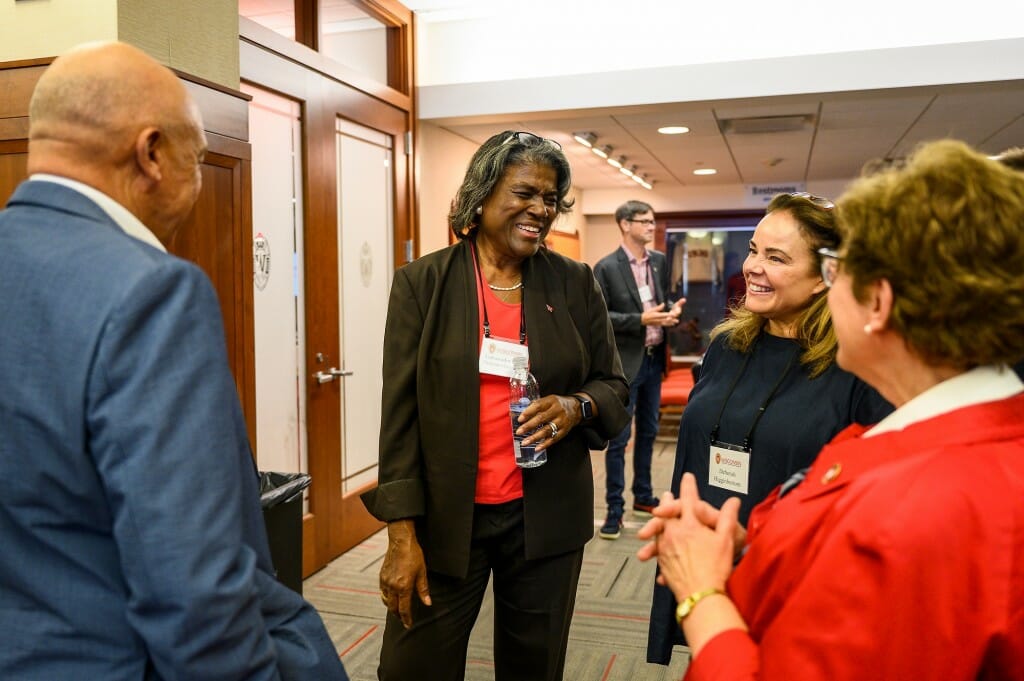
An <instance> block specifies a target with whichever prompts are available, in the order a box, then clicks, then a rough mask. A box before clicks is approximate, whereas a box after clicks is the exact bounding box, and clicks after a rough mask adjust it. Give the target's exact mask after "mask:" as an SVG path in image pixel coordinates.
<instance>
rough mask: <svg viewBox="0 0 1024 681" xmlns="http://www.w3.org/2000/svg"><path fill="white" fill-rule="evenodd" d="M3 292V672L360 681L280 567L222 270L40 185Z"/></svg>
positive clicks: (9, 237) (10, 218) (23, 213)
mask: <svg viewBox="0 0 1024 681" xmlns="http://www.w3.org/2000/svg"><path fill="white" fill-rule="evenodd" d="M0 291H3V294H2V295H0V328H2V333H0V538H2V539H0V542H2V548H0V632H3V633H2V634H0V678H4V679H14V678H16V679H23V680H26V679H40V680H42V679H46V680H47V681H53V680H55V679H56V680H61V679H75V680H76V681H84V680H85V679H104V680H106V681H117V680H120V679H125V680H128V679H131V680H133V681H138V680H139V679H189V680H190V681H193V680H197V679H211V680H212V679H217V680H218V681H222V680H225V679H277V678H284V679H318V680H319V679H344V678H346V676H345V672H344V670H343V669H342V666H341V663H340V661H339V659H338V655H337V653H336V652H335V650H334V647H333V645H332V644H331V641H330V639H329V638H328V636H327V633H326V631H325V630H324V626H323V622H322V621H321V620H320V618H319V616H318V615H317V613H316V612H315V611H314V610H313V609H312V607H311V606H310V605H309V604H308V603H306V602H305V601H304V600H303V599H302V598H301V597H300V596H298V595H297V594H295V593H294V592H292V591H291V590H289V589H287V588H285V587H284V586H282V585H281V584H279V583H278V582H277V581H276V580H275V579H274V577H273V568H272V566H271V562H270V554H269V550H268V547H267V540H266V533H265V530H264V528H263V524H262V517H261V512H260V506H259V491H258V487H257V480H256V476H255V473H254V467H253V462H252V459H251V457H250V453H249V446H248V441H247V439H246V431H245V427H244V422H243V419H242V415H241V410H240V407H239V405H238V399H237V395H236V392H235V385H234V382H233V381H232V378H231V375H230V372H229V370H228V365H227V359H226V355H225V349H224V334H223V328H222V323H221V316H220V311H219V307H218V303H217V299H216V296H215V294H214V292H213V289H212V286H211V285H210V283H209V280H208V279H207V278H206V276H205V275H204V274H203V273H202V272H201V271H200V270H199V269H198V268H196V267H195V266H194V265H192V264H190V263H188V262H185V261H183V260H180V259H178V258H175V257H173V256H169V255H167V254H165V253H162V252H160V251H158V250H156V249H154V248H151V247H149V246H147V245H145V244H143V243H141V242H139V241H137V240H136V239H133V238H132V237H129V236H127V235H126V234H124V233H123V232H122V231H121V230H120V229H119V228H118V227H117V226H116V225H115V224H114V223H113V222H112V221H111V220H110V218H109V217H108V216H107V215H106V213H104V212H103V211H102V210H101V209H100V208H99V207H98V206H97V205H96V204H95V203H93V202H92V201H90V200H89V199H87V198H86V197H84V196H82V195H81V194H79V193H78V192H75V191H73V190H71V189H68V188H66V187H63V186H61V185H57V184H54V183H50V182H38V181H36V182H31V181H30V182H26V183H24V184H22V185H21V186H20V187H19V188H18V190H17V191H16V192H15V194H14V195H13V196H12V197H11V200H10V203H9V204H8V207H7V209H6V210H4V211H3V212H0Z"/></svg>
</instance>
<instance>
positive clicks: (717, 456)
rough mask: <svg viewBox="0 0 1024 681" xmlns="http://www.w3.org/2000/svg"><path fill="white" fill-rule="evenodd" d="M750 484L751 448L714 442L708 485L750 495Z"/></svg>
mask: <svg viewBox="0 0 1024 681" xmlns="http://www.w3.org/2000/svg"><path fill="white" fill-rule="evenodd" d="M749 482H750V448H749V447H741V446H740V445H731V444H728V443H726V442H714V441H712V443H711V453H710V458H709V460H708V484H710V485H711V486H712V487H720V488H722V489H727V490H729V491H730V492H736V493H737V494H749V493H750V492H749Z"/></svg>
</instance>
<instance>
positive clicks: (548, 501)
mask: <svg viewBox="0 0 1024 681" xmlns="http://www.w3.org/2000/svg"><path fill="white" fill-rule="evenodd" d="M476 286H477V284H476V279H475V277H474V268H473V256H472V250H471V248H470V245H469V244H468V243H467V242H465V241H463V242H460V243H457V244H455V245H454V246H450V247H448V248H446V249H443V250H440V251H437V252H435V253H431V254H429V255H426V256H424V257H422V258H420V259H419V260H416V261H415V262H412V263H410V264H409V265H407V266H405V267H403V268H402V269H400V270H398V272H396V273H395V278H394V283H393V284H392V287H391V300H390V303H389V305H388V319H387V326H386V330H385V333H384V393H383V400H382V414H383V422H382V424H381V434H380V471H379V485H378V487H377V488H375V489H373V490H371V491H369V492H367V493H365V494H364V495H363V501H364V503H365V504H366V508H367V509H369V511H370V512H371V513H372V514H373V515H374V516H376V517H377V518H379V519H381V520H384V521H390V520H397V519H400V518H415V519H416V532H417V538H418V539H419V542H420V544H421V545H422V547H423V550H424V554H425V557H426V562H427V567H428V568H429V569H431V570H433V571H437V572H441V573H443V574H448V575H453V576H456V577H464V576H465V574H466V570H467V568H468V561H469V547H470V531H471V529H472V521H473V504H474V496H475V492H476V473H477V460H478V452H477V445H478V441H479V423H480V405H479V395H480V374H479V368H478V357H479V337H480V329H481V321H480V318H479V316H480V315H479V313H478V310H477V292H476ZM523 294H524V301H525V302H524V305H525V310H524V312H525V315H526V332H527V336H528V344H529V347H530V362H531V369H532V371H533V373H534V375H535V376H536V377H537V382H538V383H539V384H540V389H541V394H542V395H547V394H552V393H554V394H559V395H571V394H572V393H574V392H577V391H583V392H586V393H588V394H589V395H590V396H591V397H592V398H593V400H594V402H595V404H596V405H597V412H598V416H597V418H595V419H594V421H593V422H592V423H590V424H589V425H588V426H583V425H581V426H577V427H576V428H573V429H572V430H571V431H569V433H568V435H567V436H566V437H565V439H563V440H560V441H559V442H558V444H556V445H554V446H553V447H551V449H550V450H549V452H548V453H549V456H548V462H547V463H546V464H545V465H543V466H540V467H539V468H533V469H524V470H523V493H524V497H523V501H524V515H525V525H526V557H527V558H531V559H532V558H539V557H543V556H549V555H556V554H558V553H564V552H566V551H570V550H573V549H577V548H580V547H582V546H583V545H584V544H585V543H587V542H588V541H589V540H590V539H591V538H592V537H593V535H594V482H593V476H592V473H591V463H590V454H589V449H588V437H587V436H588V432H587V431H591V432H590V433H589V435H591V436H595V435H596V438H595V439H597V440H599V441H600V440H607V439H608V438H609V437H611V436H613V435H615V434H617V433H618V432H620V431H621V430H622V428H623V427H625V425H626V423H627V415H626V410H625V404H626V400H627V398H628V393H629V387H628V385H627V383H626V379H625V377H624V376H623V374H622V368H621V366H620V365H619V360H618V356H617V355H616V352H615V344H614V339H613V337H612V330H611V326H610V325H609V323H608V314H607V312H606V310H605V306H604V301H603V300H602V298H601V294H600V291H599V290H598V287H597V283H596V282H595V281H594V277H593V275H592V274H591V271H590V268H589V267H588V266H586V265H584V264H582V263H578V262H576V261H573V260H570V259H568V258H565V257H563V256H560V255H558V254H556V253H552V252H550V251H547V250H544V249H542V250H541V251H540V252H539V253H538V254H537V255H535V256H533V257H531V258H529V259H528V260H526V261H525V262H524V263H523ZM593 444H594V446H598V445H599V444H600V443H599V442H598V443H593ZM509 445H510V448H509V449H510V452H509V456H511V437H510V438H509Z"/></svg>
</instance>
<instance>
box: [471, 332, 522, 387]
mask: <svg viewBox="0 0 1024 681" xmlns="http://www.w3.org/2000/svg"><path fill="white" fill-rule="evenodd" d="M516 357H523V358H525V359H526V365H527V366H529V365H530V349H529V348H528V347H527V346H525V345H520V344H519V343H517V342H516V341H512V340H504V339H502V338H495V337H491V338H484V342H483V343H481V345H480V373H481V374H493V375H494V376H504V377H505V378H512V367H513V366H514V362H513V360H514V359H515V358H516Z"/></svg>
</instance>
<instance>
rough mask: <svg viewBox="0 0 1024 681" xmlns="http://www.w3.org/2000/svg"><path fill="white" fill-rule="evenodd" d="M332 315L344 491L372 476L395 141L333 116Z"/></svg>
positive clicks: (389, 271)
mask: <svg viewBox="0 0 1024 681" xmlns="http://www.w3.org/2000/svg"><path fill="white" fill-rule="evenodd" d="M337 133H338V134H337V140H338V249H339V252H338V263H339V265H340V268H339V269H340V271H339V272H338V304H339V306H340V310H339V314H338V319H339V323H340V324H341V329H340V338H341V354H342V357H343V358H344V360H343V361H344V369H346V370H348V371H351V372H352V373H351V374H350V375H348V376H346V377H345V378H344V379H342V380H343V381H344V382H343V383H342V388H343V391H342V404H341V421H342V442H343V443H344V445H343V447H342V451H341V456H342V460H341V476H342V494H343V495H346V494H350V493H351V492H352V491H353V490H357V489H359V488H361V487H362V486H364V485H366V484H368V483H371V482H373V481H374V480H376V479H377V451H378V446H377V444H378V438H379V435H380V421H381V412H380V406H381V405H380V398H381V390H382V387H383V378H382V376H381V369H380V368H381V364H382V362H383V359H384V349H383V345H384V323H385V320H386V316H387V309H388V294H389V292H390V289H391V275H392V270H393V268H392V256H391V254H392V252H393V251H392V234H393V232H394V183H393V175H394V171H393V169H392V165H393V160H392V154H393V144H392V139H391V137H390V136H389V135H386V134H384V133H381V132H378V131H376V130H372V129H370V128H366V127H364V126H361V125H357V124H355V123H352V122H350V121H346V120H343V119H339V120H338V122H337Z"/></svg>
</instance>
